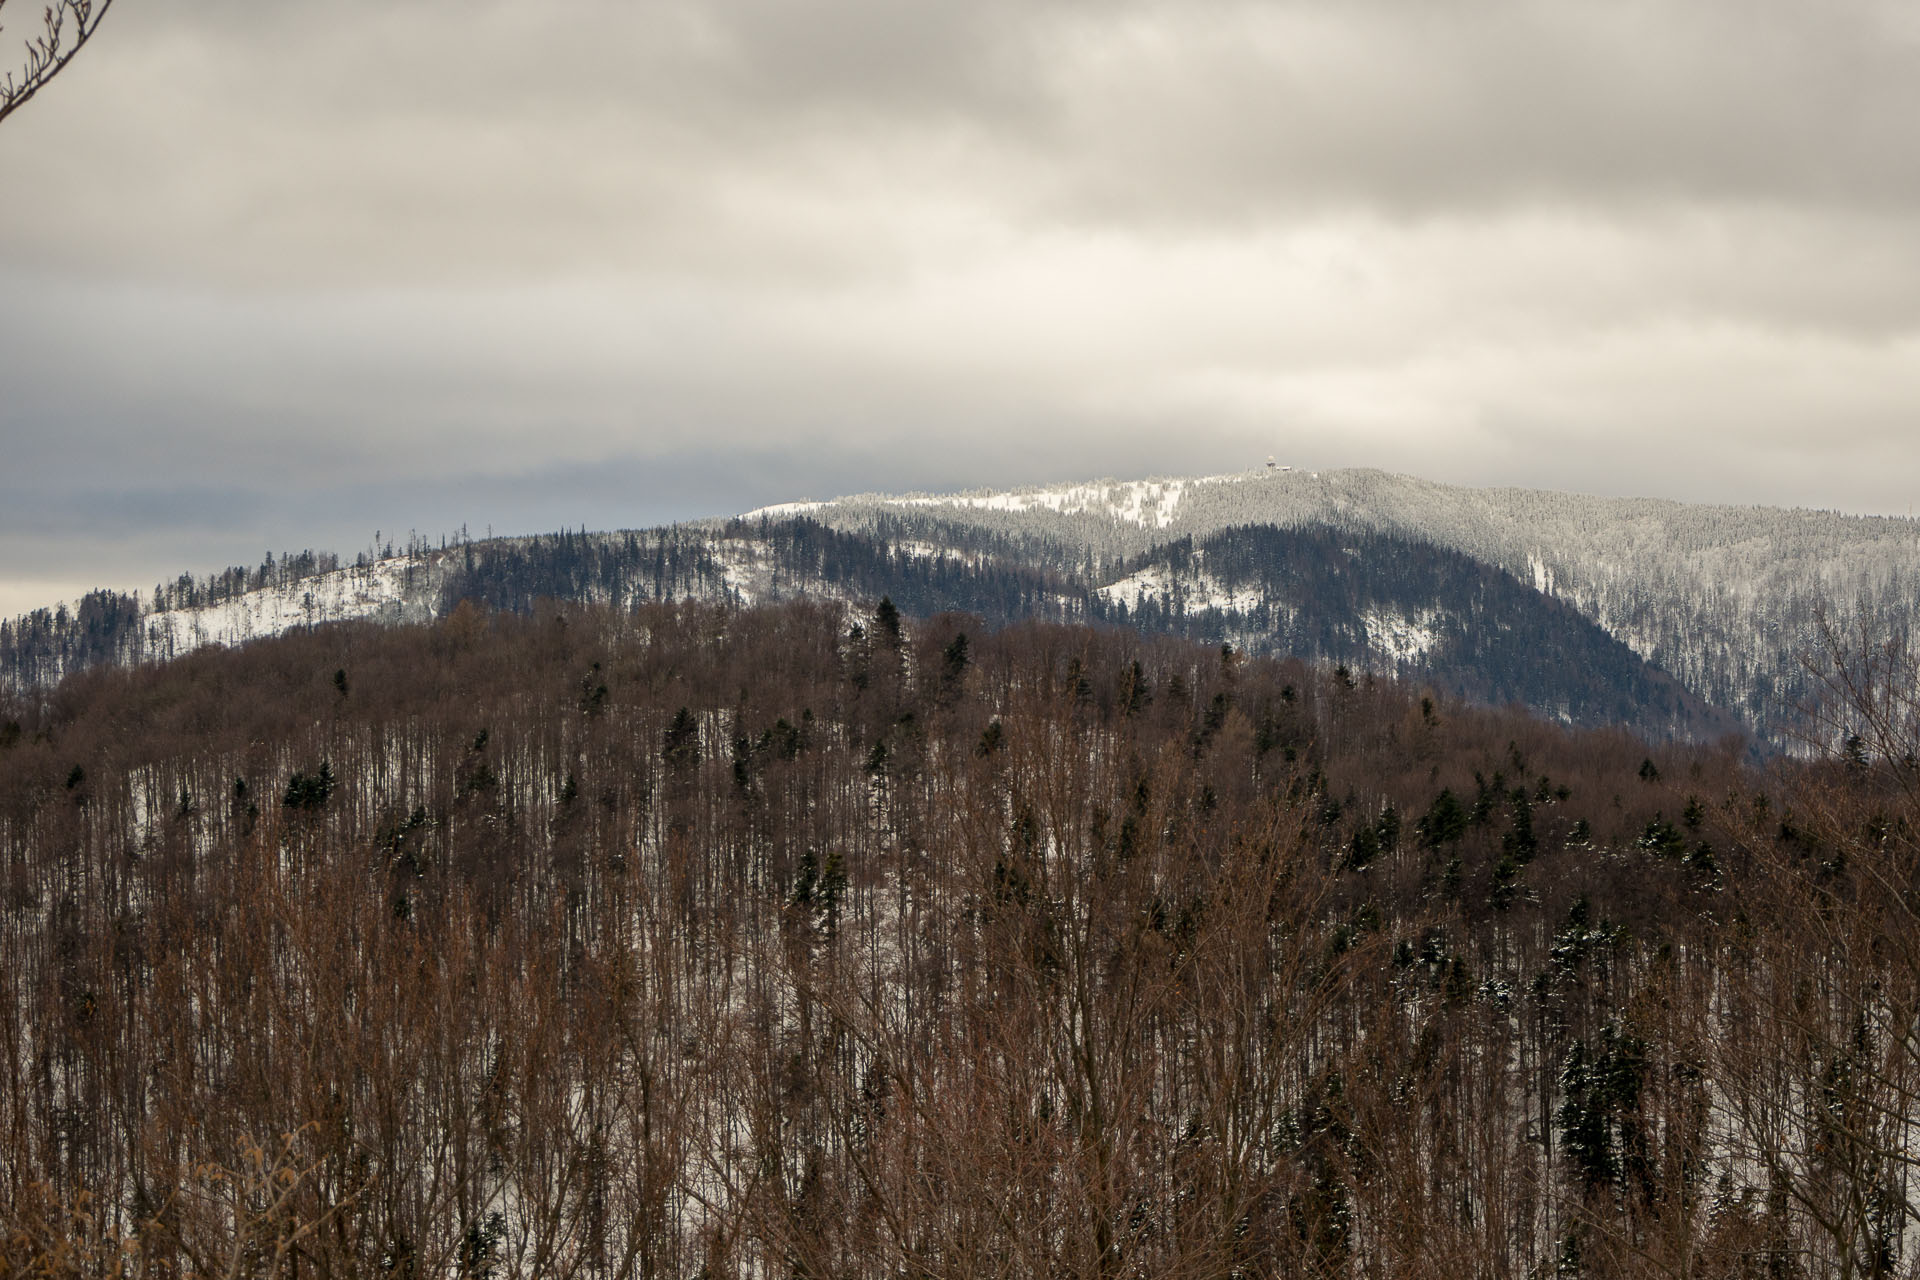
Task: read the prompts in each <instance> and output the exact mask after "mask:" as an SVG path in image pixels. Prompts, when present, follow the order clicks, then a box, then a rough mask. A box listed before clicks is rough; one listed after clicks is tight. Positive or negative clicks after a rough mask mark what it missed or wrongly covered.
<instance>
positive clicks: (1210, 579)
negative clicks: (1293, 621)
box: [1100, 565, 1260, 613]
mask: <svg viewBox="0 0 1920 1280" xmlns="http://www.w3.org/2000/svg"><path fill="white" fill-rule="evenodd" d="M1100 595H1101V596H1102V597H1104V598H1105V599H1107V600H1109V601H1111V602H1112V603H1114V604H1123V605H1125V606H1126V607H1127V608H1128V609H1130V610H1131V609H1138V608H1139V607H1140V605H1141V602H1142V601H1146V600H1156V601H1159V602H1161V603H1163V604H1167V605H1172V604H1174V603H1176V602H1177V603H1179V604H1181V605H1182V606H1183V607H1184V610H1185V612H1187V613H1203V612H1205V611H1206V610H1208V609H1218V610H1220V611H1222V612H1224V613H1234V612H1238V611H1240V610H1242V609H1247V608H1250V607H1252V606H1254V605H1257V604H1259V603H1260V593H1259V592H1258V591H1235V590H1234V589H1233V588H1232V587H1229V586H1228V585H1227V584H1226V583H1224V582H1222V581H1220V579H1218V578H1216V577H1214V576H1213V575H1212V574H1210V573H1205V572H1196V573H1190V574H1184V575H1183V574H1178V573H1175V572H1173V571H1172V570H1170V569H1168V568H1167V567H1166V566H1165V565H1149V566H1147V567H1146V568H1145V569H1142V570H1140V571H1139V572H1138V573H1130V574H1128V575H1127V576H1126V577H1124V578H1121V579H1120V580H1119V581H1117V582H1110V583H1108V584H1107V585H1106V586H1104V587H1101V588H1100Z"/></svg>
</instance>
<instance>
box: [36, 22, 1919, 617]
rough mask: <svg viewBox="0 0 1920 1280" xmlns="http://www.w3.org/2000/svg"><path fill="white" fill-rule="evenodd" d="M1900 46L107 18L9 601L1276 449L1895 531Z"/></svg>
mask: <svg viewBox="0 0 1920 1280" xmlns="http://www.w3.org/2000/svg"><path fill="white" fill-rule="evenodd" d="M1915 15H1916V11H1915V10H1914V9H1913V7H1912V6H1911V5H1905V4H1892V3H1885V4H1883V3H1874V2H1870V0H1831V2H1828V3H1822V4H1819V5H1813V4H1810V3H1804V2H1794V3H1789V2H1787V0H1742V2H1740V3H1735V2H1733V0H1703V2H1701V3H1697V4H1689V5H1685V6H1676V5H1671V4H1665V3H1651V2H1641V0H1623V2H1622V3H1618V4H1610V5H1606V6H1575V5H1561V4H1552V3H1546V2H1545V0H1539V2H1528V0H1501V2H1495V0H1463V3H1459V4H1451V5H1444V6H1439V5H1431V4H1424V3H1413V2H1412V0H1405V2H1400V0H1356V2H1354V3H1345V4H1339V5H1330V4H1304V3H1292V4H1290V3H1260V4H1254V3H1232V2H1230V0H1187V2H1185V3H1181V4H1177V5H1175V4H1161V3H1153V2H1151V0H1132V2H1121V3H1099V4H1095V3H1091V2H1090V0H1041V2H1036V0H1022V2H1019V3H1015V2H1013V0H982V2H980V3H973V4H967V5H954V4H945V3H911V2H901V3H886V4H881V3H876V2H875V0H813V2H805V3H796V2H794V0H733V2H730V3H702V4H675V3H658V4H649V5H644V6H631V5H624V4H617V3H614V2H613V0H555V2H554V3H550V4H544V5H537V6H536V5H528V4H524V3H521V4H506V3H478V4H474V3H454V2H453V0H379V2H378V3H375V2H374V0H343V2H341V3H335V4H331V5H320V4H317V3H309V2H308V0H295V2H291V3H286V4H276V5H270V6H269V5H258V4H252V3H246V2H244V0H172V2H171V3H168V4H165V5H134V6H131V7H127V8H125V9H124V10H122V9H118V8H117V9H116V11H115V13H114V14H113V16H112V18H111V19H110V21H109V24H108V26H107V27H105V28H104V29H103V31H102V34H101V36H100V37H99V39H98V40H97V41H96V43H95V44H94V45H93V46H91V47H90V48H89V49H88V50H87V51H86V53H85V54H84V55H83V56H82V58H81V59H80V60H79V61H77V62H76V63H75V64H74V66H73V68H72V69H71V70H70V71H69V73H68V74H67V75H66V76H65V77H64V78H63V79H62V80H60V81H59V82H57V83H56V84H55V85H54V86H53V87H52V88H51V89H49V90H48V91H47V92H46V93H45V94H44V95H43V96H42V98H41V99H40V100H38V101H36V102H35V103H34V104H33V105H32V106H31V107H30V108H29V109H27V110H26V111H23V112H21V113H19V114H18V115H16V116H15V117H13V119H12V120H10V121H9V122H8V125H7V126H6V128H5V129H3V130H0V175H4V191H5V199H4V201H0V455H4V461H3V462H0V611H5V610H7V609H8V608H10V607H17V606H19V605H22V604H26V603H33V602H34V600H33V597H34V596H35V594H36V593H40V594H44V592H45V591H47V590H50V589H51V586H52V584H56V583H58V584H68V583H74V582H85V581H93V582H100V583H112V584H115V585H125V586H131V585H138V584H141V583H150V582H151V581H152V580H153V578H155V577H156V576H159V575H160V574H161V573H170V572H172V571H177V570H178V569H180V568H186V567H199V568H208V567H212V566H213V565H215V564H221V563H226V562H229V561H246V560H252V559H257V557H258V555H259V552H260V551H261V550H263V549H264V548H265V546H266V545H272V546H274V547H283V546H289V545H306V544H309V543H311V544H314V545H331V546H335V547H341V548H351V547H354V546H358V545H362V544H364V542H365V541H366V539H367V538H368V537H370V536H371V533H372V531H373V530H374V529H375V528H382V529H388V530H391V529H396V528H408V527H414V528H423V529H426V530H429V531H434V532H438V531H439V530H442V529H448V528H452V527H454V526H456V525H458V524H459V523H461V522H463V521H464V522H467V523H469V524H470V525H471V526H474V527H481V526H484V525H486V524H488V523H491V524H494V525H495V526H496V527H499V528H503V529H504V528H516V529H527V528H544V527H554V526H557V525H560V524H563V523H566V524H573V525H578V524H580V523H582V522H585V523H588V524H593V525H618V524H627V525H633V524H645V523H651V522H654V521H658V520H663V519H671V518H676V517H680V516H688V515H694V514H700V513H702V512H723V511H727V510H736V509H744V508H747V507H750V506H753V505H756V504H758V503H761V502H764V501H773V500H778V499H782V498H789V497H798V496H801V495H802V494H812V495H814V496H823V495H825V494H827V493H830V492H838V491H848V490H862V489H872V488H880V487H890V486H903V485H905V486H915V487H944V486H948V485H965V484H983V483H1015V482H1025V481H1032V480H1040V479H1048V478H1064V477H1082V476H1090V475H1096V474H1133V473H1145V472H1189V471H1197V470H1209V469H1218V468H1228V467H1236V466H1240V465H1245V464H1247V463H1249V462H1251V461H1254V460H1256V459H1263V458H1264V457H1265V456H1266V454H1268V453H1270V452H1273V453H1280V454H1283V455H1285V456H1287V457H1289V458H1293V459H1297V460H1299V461H1301V462H1304V463H1307V464H1310V465H1320V466H1332V465H1344V464H1367V465H1376V466H1385V467H1389V468H1393V469H1398V470H1407V471H1414V472H1418V473H1421V474H1425V475H1429V476H1432V477H1434V478H1438V479H1445V480H1452V481H1459V482H1465V483H1489V484H1492V483H1500V484H1532V485H1538V486H1542V487H1561V488H1574V489H1583V490H1588V491H1600V492H1611V493H1648V494H1657V495H1660V496H1671V497H1682V498H1700V499H1713V500H1732V501H1757V502H1779V503H1797V504H1806V505H1817V506H1835V507H1842V508H1846V509H1854V510H1877V511H1892V512H1902V513H1904V512H1905V511H1906V510H1907V507H1908V504H1909V503H1910V502H1912V501H1913V496H1912V492H1911V490H1912V480H1911V477H1913V476H1914V475H1916V474H1920V442H1917V440H1920V437H1917V435H1916V432H1915V430H1914V426H1915V416H1916V415H1915V411H1916V409H1920V359H1917V358H1916V357H1920V237H1915V236H1914V235H1912V228H1913V227H1914V226H1915V219H1916V215H1920V170H1917V169H1916V168H1915V167H1914V166H1913V165H1912V164H1910V163H1906V158H1907V157H1909V156H1911V155H1912V154H1914V152H1915V149H1916V147H1915V144H1916V143H1917V142H1920V137H1917V136H1916V134H1920V18H1916V16H1915Z"/></svg>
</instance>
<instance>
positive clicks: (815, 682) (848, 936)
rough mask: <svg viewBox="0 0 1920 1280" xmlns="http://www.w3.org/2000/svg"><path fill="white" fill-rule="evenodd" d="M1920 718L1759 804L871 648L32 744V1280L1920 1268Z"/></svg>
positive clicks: (117, 709)
mask: <svg viewBox="0 0 1920 1280" xmlns="http://www.w3.org/2000/svg"><path fill="white" fill-rule="evenodd" d="M479 571H480V566H479V565H478V564H476V566H475V572H479ZM503 603H512V602H511V601H503ZM1913 670H1914V668H1913V665H1912V662H1911V660H1910V657H1909V655H1907V654H1906V653H1905V652H1904V651H1900V650H1871V651H1868V652H1866V653H1864V654H1862V655H1860V658H1859V660H1858V661H1853V662H1847V663H1843V664H1842V665H1841V666H1840V667H1839V668H1838V669H1837V670H1835V671H1833V672H1831V673H1830V674H1831V675H1832V677H1833V682H1834V686H1835V687H1836V688H1837V689H1839V690H1841V691H1842V693H1843V694H1849V695H1850V696H1847V697H1844V698H1843V700H1842V701H1840V702H1838V703H1836V704H1834V706H1833V712H1834V714H1835V715H1836V716H1837V717H1839V718H1838V719H1836V721H1835V723H1836V724H1844V725H1846V726H1848V727H1850V728H1851V729H1852V730H1853V731H1854V736H1852V737H1851V738H1850V739H1849V740H1848V746H1847V750H1846V752H1845V753H1844V754H1843V755H1842V756H1841V757H1840V758H1838V759H1836V760H1834V761H1832V762H1831V763H1782V764H1779V765H1777V766H1776V767H1775V768H1773V769H1772V770H1771V771H1765V772H1763V771H1759V770H1756V769H1754V768H1753V767H1751V766H1749V765H1748V764H1746V763H1744V762H1743V759H1742V758H1741V757H1740V756H1739V755H1738V754H1737V753H1736V752H1734V751H1732V750H1727V749H1719V748H1709V747H1686V746H1669V747H1665V748H1659V749H1654V750H1651V751H1650V750H1649V749H1648V748H1647V747H1646V746H1644V745H1643V744H1642V743H1641V742H1640V741H1638V740H1636V739H1635V738H1633V737H1631V736H1629V735H1628V734H1626V733H1624V732H1620V731H1588V732H1577V731H1572V730H1568V729H1566V728H1563V727H1559V726H1555V725H1552V724H1549V723H1545V722H1542V721H1539V720H1534V719H1529V718H1527V717H1525V716H1523V715H1521V714H1518V713H1516V712H1512V711H1500V710H1489V709H1476V708H1473V707H1470V706H1466V705H1463V704H1461V703H1459V702H1457V701H1455V700H1453V699H1450V698H1447V697H1444V696H1439V695H1435V694H1433V693H1431V692H1427V691H1423V690H1420V689H1419V688H1417V687H1412V686H1401V685H1397V684H1395V683H1392V682H1390V681H1386V680H1383V679H1373V678H1367V677H1364V676H1361V677H1359V678H1351V677H1347V678H1343V677H1342V676H1340V675H1339V674H1338V673H1334V672H1330V671H1328V670H1326V669H1324V668H1317V667H1310V666H1307V665H1305V664H1302V663H1299V662H1297V661H1283V660H1276V659H1266V658H1260V657H1255V656H1249V655H1245V654H1242V653H1241V652H1239V651H1238V650H1235V649H1230V648H1229V649H1222V648H1221V647H1219V646H1217V645H1200V644H1196V643H1193V642H1190V641H1186V640H1181V639H1175V638H1167V637H1158V638H1156V637H1153V636H1147V635H1142V634H1138V633H1133V632H1128V631H1125V630H1120V629H1111V628H1109V629H1089V628H1086V627H1078V626H1063V625H1056V624H1044V623H1020V624H1016V625H1013V626H1011V627H1009V628H1004V629H995V628H993V627H989V626H986V625H984V624H983V623H982V622H981V621H980V620H978V619H974V618H969V617H964V616H959V615H951V614H949V615H942V616H938V617H935V618H932V619H931V620H929V621H926V622H924V623H914V622H912V621H908V620H903V619H902V618H901V617H900V615H899V613H898V611H896V610H894V609H892V608H891V607H890V606H889V607H883V608H881V609H879V610H877V611H873V610H870V609H867V608H864V607H860V608H851V607H849V606H846V605H842V604H838V603H827V604H794V605H787V606H782V607H775V608H760V609H743V608H738V607H732V606H725V605H715V604H697V603H696V604H678V605H647V606H642V607H640V608H639V609H637V610H627V609H619V610H615V609H609V608H605V607H600V606H574V605H567V606H554V605H543V606H539V607H535V608H533V609H531V610H530V611H528V612H524V613H515V612H506V611H497V612H496V611H490V610H488V609H485V608H481V607H476V606H474V605H472V604H466V605H462V606H460V607H458V608H456V609H454V610H453V611H452V612H451V613H450V614H449V615H448V616H446V617H444V618H442V619H440V620H439V621H437V622H434V623H432V624H426V625H400V626H387V627H383V626H376V625H373V624H369V623H358V624H344V625H337V626H327V627H319V628H315V629H311V630H301V631H297V632H294V633H290V634H288V635H285V636H282V637H279V638H277V639H269V640H264V641H262V642H259V643H256V644H251V645H247V646H244V647H241V648H237V649H231V650H224V649H205V650H201V651H198V652H195V653H191V654H189V655H187V656H184V657H182V658H180V659H178V660H176V661H173V662H170V663H167V664H164V665H159V666H144V667H131V668H116V667H101V668H96V669H93V670H90V671H86V672H83V673H81V674H78V675H76V676H73V677H71V678H69V679H67V680H66V681H65V682H63V683H62V684H61V685H59V686H58V687H57V688H56V689H53V690H52V691H50V692H38V693H33V694H31V695H20V694H15V695H7V697H6V699H5V701H4V702H0V858H3V859H4V862H3V863H0V866H4V873H5V879H4V883H0V891H3V892H4V898H3V899H0V1045H4V1052H0V1272H4V1271H6V1270H7V1269H8V1268H11V1269H12V1271H13V1272H16V1273H22V1274H101V1275H104V1274H109V1273H110V1272H111V1271H112V1268H114V1267H116V1266H118V1267H120V1268H121V1272H120V1273H123V1274H124V1273H131V1274H139V1275H154V1276H158V1275H240V1274H259V1275H267V1274H272V1275H295V1274H298V1275H310V1276H342V1277H344V1276H369V1275H410V1276H416V1277H427V1276H436V1277H437V1276H456V1275H459V1276H478V1275H494V1276H509V1275H526V1276H583V1277H584V1276H636V1277H637V1276H657V1275H685V1276H693V1275H707V1276H724V1275H772V1274H780V1275H792V1276H807V1277H824V1276H876V1277H878V1276H903V1275H909V1276H923V1277H955V1278H958V1277H977V1276H988V1275H999V1276H1031V1277H1041V1276H1048V1277H1056V1276H1087V1277H1120V1276H1140V1275H1155V1276H1169V1277H1182V1276H1187V1277H1218V1276H1233V1275H1246V1276H1254V1275H1274V1276H1280V1275H1287V1276H1325V1277H1333V1276H1341V1277H1348V1276H1351V1277H1359V1276H1396V1277H1399V1276H1406V1277H1424V1276H1431V1277H1455V1276H1460V1275H1488V1276H1530V1275H1545V1274H1556V1275H1566V1276H1573V1275H1586V1276H1645V1275H1650V1274H1676V1275H1689V1276H1699V1277H1736V1276H1738V1277H1745V1276H1763V1275H1765V1276H1773V1275H1805V1276H1845V1277H1853V1276H1892V1275H1904V1274H1911V1271H1912V1266H1913V1262H1914V1258H1915V1253H1914V1250H1915V1248H1916V1247H1920V1186H1916V1185H1915V1182H1914V1168H1913V1162H1912V1152H1913V1150H1914V1149H1915V1142H1914V1139H1915V1137H1916V1134H1920V1129H1916V1125H1917V1124H1920V1036H1917V1035H1916V1031H1915V1028H1916V1026H1917V1025H1920V1023H1917V1022H1916V1016H1917V1015H1920V921H1916V919H1915V903H1916V900H1917V899H1916V894H1920V882H1917V881H1916V857H1917V856H1920V848H1917V846H1916V833H1920V775H1916V774H1915V772H1914V765H1913V757H1912V754H1911V752H1912V751H1913V749H1914V746H1915V744H1916V742H1920V738H1917V737H1916V735H1915V728H1916V726H1915V721H1914V701H1913V693H1912V690H1913V688H1914V685H1913V682H1912V676H1913ZM36 1267H38V1268H41V1270H39V1271H36V1270H34V1268H36Z"/></svg>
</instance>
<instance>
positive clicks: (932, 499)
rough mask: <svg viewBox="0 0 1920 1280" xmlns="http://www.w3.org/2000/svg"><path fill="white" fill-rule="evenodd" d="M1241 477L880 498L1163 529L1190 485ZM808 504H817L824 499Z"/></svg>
mask: <svg viewBox="0 0 1920 1280" xmlns="http://www.w3.org/2000/svg"><path fill="white" fill-rule="evenodd" d="M1244 478H1245V477H1243V476H1237V475H1227V476H1200V477H1197V478H1195V479H1191V480H1125V481H1112V480H1097V481H1094V482H1092V483H1090V484H1069V485H1052V486H1045V487H1041V488H1033V489H1010V490H1005V491H999V492H990V493H989V492H980V493H953V494H916V495H913V496H910V497H898V498H891V497H889V498H881V499H879V501H880V502H882V503H884V504H886V505H889V506H896V507H966V508H971V509H973V510H976V511H1015V512H1024V511H1051V512H1054V513H1056V514H1058V515H1082V514H1091V515H1104V516H1108V517H1110V518H1112V519H1114V520H1118V521H1120V522H1121V523H1123V524H1132V525H1138V526H1140V527H1141V528H1143V529H1165V528H1167V527H1168V526H1170V525H1172V524H1173V522H1174V520H1175V519H1176V518H1177V517H1178V516H1179V514H1180V506H1181V503H1182V502H1183V501H1184V500H1185V499H1186V497H1187V495H1188V493H1189V491H1190V490H1192V489H1194V488H1197V487H1198V486H1200V485H1209V484H1231V483H1233V482H1236V481H1239V480H1242V479H1244ZM789 505H790V506H791V505H801V504H789ZM811 505H812V506H813V507H819V506H822V505H825V504H821V503H814V504H811ZM762 510H763V511H770V510H775V508H763V509H762ZM750 514H753V515H758V514H761V513H760V512H752V513H750Z"/></svg>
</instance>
